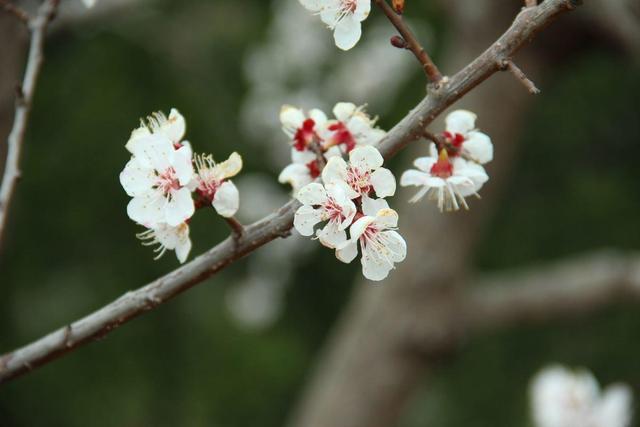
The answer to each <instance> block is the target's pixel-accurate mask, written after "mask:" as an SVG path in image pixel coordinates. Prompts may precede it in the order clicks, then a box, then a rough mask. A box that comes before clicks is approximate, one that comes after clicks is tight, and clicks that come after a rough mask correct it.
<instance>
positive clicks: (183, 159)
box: [120, 133, 195, 228]
mask: <svg viewBox="0 0 640 427" xmlns="http://www.w3.org/2000/svg"><path fill="white" fill-rule="evenodd" d="M132 150H133V154H134V155H133V157H132V158H131V160H130V161H129V162H128V163H127V164H126V166H125V168H124V170H123V171H122V172H121V173H120V183H121V184H122V187H123V188H124V189H125V191H126V192H127V194H128V195H129V196H131V197H133V199H132V200H131V201H130V202H129V204H128V206H127V213H128V215H129V217H130V218H131V219H132V220H134V221H136V222H138V223H140V224H142V225H144V226H146V227H150V228H151V227H154V226H155V225H157V224H160V223H166V224H168V225H170V226H173V227H175V226H178V225H179V224H180V223H182V222H184V221H186V220H187V219H189V218H190V217H191V216H192V215H193V213H194V211H195V207H194V203H193V199H192V198H191V191H190V190H189V188H187V185H188V184H189V183H190V181H191V180H192V179H193V166H192V164H191V149H190V148H189V147H186V146H185V147H181V148H179V149H177V150H176V149H175V148H174V146H173V144H172V142H171V140H169V139H168V138H167V137H166V136H165V135H164V134H161V133H156V134H150V135H147V136H146V137H144V138H143V137H140V138H138V140H137V141H136V143H135V144H133V145H132Z"/></svg>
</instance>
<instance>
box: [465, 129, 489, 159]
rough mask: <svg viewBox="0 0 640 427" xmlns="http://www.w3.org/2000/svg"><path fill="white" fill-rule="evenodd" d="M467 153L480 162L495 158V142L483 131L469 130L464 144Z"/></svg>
mask: <svg viewBox="0 0 640 427" xmlns="http://www.w3.org/2000/svg"><path fill="white" fill-rule="evenodd" d="M462 148H463V149H464V151H465V153H467V154H469V156H471V158H472V159H473V160H475V161H477V162H479V163H480V164H485V163H488V162H490V161H491V160H493V144H492V143H491V138H489V136H488V135H485V134H484V133H482V132H469V134H468V135H467V139H466V141H464V144H463V145H462Z"/></svg>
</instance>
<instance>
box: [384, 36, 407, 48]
mask: <svg viewBox="0 0 640 427" xmlns="http://www.w3.org/2000/svg"><path fill="white" fill-rule="evenodd" d="M389 41H390V42H391V45H392V46H394V47H397V48H398V49H406V48H407V46H408V45H407V41H406V40H405V39H403V38H402V37H400V36H393V37H391V39H390V40H389Z"/></svg>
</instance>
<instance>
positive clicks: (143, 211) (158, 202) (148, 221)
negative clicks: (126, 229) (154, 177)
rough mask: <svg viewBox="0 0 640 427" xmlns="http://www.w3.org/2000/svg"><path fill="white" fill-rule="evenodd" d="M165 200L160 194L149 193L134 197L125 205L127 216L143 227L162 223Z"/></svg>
mask: <svg viewBox="0 0 640 427" xmlns="http://www.w3.org/2000/svg"><path fill="white" fill-rule="evenodd" d="M165 205H166V199H165V198H164V197H162V194H159V193H157V192H149V193H146V194H145V195H142V196H138V197H134V198H133V199H131V201H129V204H128V205H127V215H129V218H131V219H132V220H133V221H135V222H137V223H138V224H142V225H144V226H145V227H153V226H154V225H156V224H158V223H161V222H164V207H165Z"/></svg>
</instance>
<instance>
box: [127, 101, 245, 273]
mask: <svg viewBox="0 0 640 427" xmlns="http://www.w3.org/2000/svg"><path fill="white" fill-rule="evenodd" d="M185 131H186V123H185V120H184V117H183V116H182V115H181V114H180V113H179V112H178V111H177V110H175V109H172V110H171V113H170V114H169V117H166V116H165V115H164V114H162V113H154V114H153V115H152V116H150V117H148V119H147V121H146V122H144V121H142V122H141V125H140V127H138V128H137V129H135V130H134V131H133V132H132V133H131V137H130V138H129V141H128V142H127V144H126V146H125V147H126V149H127V150H128V151H129V152H130V153H131V155H132V156H131V159H130V160H129V162H128V163H127V164H126V166H125V167H124V170H123V171H122V172H121V173H120V183H121V184H122V187H123V188H124V190H125V191H126V192H127V194H128V195H129V196H130V197H132V199H131V201H130V202H129V204H128V205H127V214H128V216H129V218H131V219H132V220H133V221H135V222H136V223H138V224H140V225H143V226H144V227H146V228H147V230H146V231H145V232H143V233H140V234H138V235H137V236H138V238H140V239H141V240H143V241H144V243H143V244H145V245H158V248H157V249H156V252H158V258H159V257H160V256H162V255H163V254H164V252H165V251H166V250H167V249H168V250H175V251H176V256H177V257H178V260H179V261H180V262H181V263H183V262H184V261H185V260H186V259H187V256H188V255H189V251H190V250H191V240H190V238H189V225H188V223H189V220H190V219H191V217H192V216H193V214H194V213H195V210H196V208H201V207H204V206H208V205H211V206H213V208H214V209H215V210H216V211H217V212H218V214H220V215H221V216H223V217H231V216H233V215H234V214H235V212H236V211H237V210H238V205H239V195H238V190H237V188H236V187H235V185H234V184H233V183H232V182H231V181H229V180H228V179H229V178H231V177H233V176H235V175H236V174H237V173H238V172H240V170H241V169H242V158H241V157H240V155H238V154H237V153H233V154H231V156H230V157H229V159H228V160H227V161H225V162H222V163H219V164H216V163H215V162H214V161H213V158H212V157H211V156H210V155H194V154H193V151H192V149H191V144H190V143H189V142H188V141H185V140H183V138H184V134H185ZM194 166H195V167H194ZM194 194H195V201H194V197H193V195H194Z"/></svg>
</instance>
